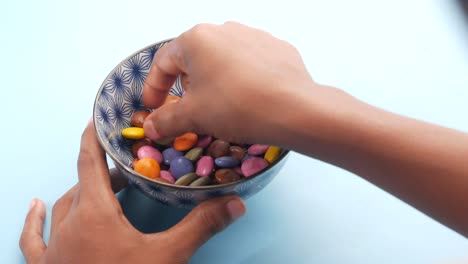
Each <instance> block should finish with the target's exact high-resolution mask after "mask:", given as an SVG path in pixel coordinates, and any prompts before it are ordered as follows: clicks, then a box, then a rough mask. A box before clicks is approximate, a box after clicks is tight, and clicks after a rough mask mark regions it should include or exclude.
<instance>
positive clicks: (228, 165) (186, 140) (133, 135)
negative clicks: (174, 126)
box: [122, 95, 282, 187]
mask: <svg viewBox="0 0 468 264" xmlns="http://www.w3.org/2000/svg"><path fill="white" fill-rule="evenodd" d="M179 100H180V98H179V97H177V96H172V95H171V96H168V97H167V98H166V101H165V104H166V103H177V102H178V101H179ZM149 114H150V112H149V111H137V112H135V113H134V114H133V115H132V117H131V120H130V121H131V123H132V125H133V127H129V128H126V129H123V130H122V136H123V137H125V138H127V139H132V140H135V141H134V143H133V145H132V148H131V152H132V154H133V157H134V160H133V162H132V166H133V168H134V170H135V171H136V172H137V173H140V174H141V175H143V176H145V177H148V178H151V179H153V180H156V181H159V182H163V183H166V184H175V185H179V186H192V187H202V186H208V185H213V184H214V185H216V184H228V183H231V182H236V181H239V180H241V179H242V178H245V177H251V176H253V175H256V174H258V173H259V172H261V171H263V170H264V169H266V168H267V167H268V166H269V165H270V164H272V163H274V162H275V161H276V160H278V158H279V157H280V155H281V152H282V149H281V148H280V147H278V146H269V145H263V144H252V145H247V144H231V143H229V142H227V141H225V140H222V139H216V138H213V137H212V136H209V135H200V136H199V135H197V134H195V133H192V132H188V133H185V134H183V135H181V136H179V137H176V138H164V139H159V140H156V141H154V142H153V141H152V140H150V139H148V138H145V133H144V130H143V128H142V127H143V123H144V121H145V119H146V118H147V117H148V115H149Z"/></svg>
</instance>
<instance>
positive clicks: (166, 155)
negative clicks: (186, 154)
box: [162, 148, 183, 165]
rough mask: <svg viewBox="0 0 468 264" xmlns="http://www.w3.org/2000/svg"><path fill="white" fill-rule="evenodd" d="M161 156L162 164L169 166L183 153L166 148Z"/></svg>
mask: <svg viewBox="0 0 468 264" xmlns="http://www.w3.org/2000/svg"><path fill="white" fill-rule="evenodd" d="M162 155H163V161H164V164H166V165H170V164H171V161H172V160H173V159H175V158H177V157H180V156H182V155H183V153H182V152H180V151H178V150H175V149H174V148H168V149H165V150H164V151H163V152H162Z"/></svg>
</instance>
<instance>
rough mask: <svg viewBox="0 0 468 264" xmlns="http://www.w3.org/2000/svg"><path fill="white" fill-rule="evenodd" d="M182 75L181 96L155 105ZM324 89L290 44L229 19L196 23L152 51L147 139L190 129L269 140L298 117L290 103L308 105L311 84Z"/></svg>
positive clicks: (146, 93)
mask: <svg viewBox="0 0 468 264" xmlns="http://www.w3.org/2000/svg"><path fill="white" fill-rule="evenodd" d="M180 74H182V75H183V84H184V88H185V89H186V93H185V95H184V97H183V98H182V99H181V100H180V101H179V102H177V103H173V104H165V105H163V106H162V107H160V106H161V104H162V103H163V102H164V99H165V97H166V96H167V94H168V92H169V89H170V88H171V86H172V84H173V83H174V81H175V80H176V78H177V77H178V76H179V75H180ZM322 89H323V88H321V87H320V86H319V85H318V84H316V83H314V82H313V80H312V78H311V77H310V75H309V73H308V72H307V70H306V68H305V66H304V63H303V61H302V59H301V56H300V55H299V53H298V51H297V50H296V49H295V48H294V47H293V46H292V45H290V44H289V43H287V42H285V41H282V40H279V39H277V38H274V37H273V36H272V35H270V34H268V33H266V32H263V31H260V30H257V29H253V28H250V27H247V26H244V25H241V24H237V23H232V22H229V23H226V24H224V25H219V26H218V25H208V24H203V25H198V26H196V27H194V28H192V29H191V30H189V31H187V32H185V33H183V34H182V35H181V36H179V37H178V38H176V39H175V40H173V41H172V42H170V43H168V44H167V45H165V46H164V47H163V48H161V49H160V50H158V52H157V53H156V55H155V58H154V61H153V65H152V67H151V69H150V72H149V74H148V77H147V79H146V82H145V85H144V92H143V100H144V103H145V104H146V105H147V106H149V107H151V108H157V107H160V108H158V109H157V110H156V111H154V112H153V113H152V114H151V115H150V116H149V117H148V118H147V119H146V122H145V124H144V128H145V132H146V135H147V136H148V137H150V138H152V139H159V138H161V137H167V136H177V135H179V134H182V133H184V132H187V131H193V132H197V133H199V134H210V135H214V136H216V137H219V138H223V139H226V140H229V141H234V142H245V143H249V142H250V143H253V142H255V143H262V142H268V143H274V142H278V141H279V140H278V138H279V137H281V135H284V132H285V131H284V129H287V125H286V122H285V120H289V119H291V118H294V116H295V115H297V112H296V111H294V108H295V107H296V106H297V105H301V104H312V103H313V100H310V98H313V94H312V93H313V92H314V91H313V90H316V91H318V90H322ZM306 99H307V100H306ZM221 124H222V125H221Z"/></svg>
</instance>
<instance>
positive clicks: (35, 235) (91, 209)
mask: <svg viewBox="0 0 468 264" xmlns="http://www.w3.org/2000/svg"><path fill="white" fill-rule="evenodd" d="M78 176H79V183H78V184H77V185H75V186H74V187H73V188H72V189H71V190H69V191H68V192H67V193H66V194H65V195H64V196H63V197H62V198H60V199H59V200H58V201H57V202H56V204H55V205H54V209H53V211H52V223H51V234H50V241H49V245H48V246H46V244H45V243H44V241H43V238H42V232H43V223H44V218H45V205H44V203H43V202H42V201H40V200H37V199H35V200H33V201H32V203H31V209H30V211H29V213H28V216H27V218H26V222H25V225H24V229H23V233H22V235H21V239H20V247H21V250H22V252H23V255H24V257H25V258H26V261H27V263H28V264H40V263H67V264H73V263H187V262H188V260H189V259H190V258H191V256H192V255H193V254H194V252H195V251H196V250H197V249H198V248H199V247H200V246H201V245H202V244H203V243H204V242H206V241H207V240H208V239H209V238H210V237H212V236H213V235H215V234H216V233H217V232H219V231H221V230H222V229H224V228H225V227H227V226H228V225H229V224H230V223H231V222H233V221H234V220H235V219H236V218H238V217H240V216H242V215H243V214H244V213H245V206H244V204H243V202H242V200H241V199H240V198H238V197H223V198H219V199H214V200H210V201H206V202H204V203H202V204H200V205H199V206H198V207H196V208H195V209H194V210H193V211H192V212H191V213H190V214H189V215H187V217H186V218H185V219H183V220H182V221H181V222H180V223H178V224H177V225H176V226H174V227H172V228H171V229H169V230H167V231H164V232H161V233H156V234H143V233H140V232H139V231H138V230H136V229H135V228H134V227H133V226H132V225H131V224H130V223H129V222H128V220H127V219H126V218H125V216H124V214H123V212H122V208H121V207H120V204H119V202H118V201H117V199H116V197H115V195H114V192H113V191H112V188H111V182H110V180H109V170H108V167H107V163H106V159H105V154H104V152H103V150H102V148H101V147H100V145H99V143H98V142H97V139H96V134H95V130H94V127H93V125H92V124H90V125H89V126H88V127H87V128H86V130H85V132H84V134H83V137H82V142H81V150H80V156H79V160H78Z"/></svg>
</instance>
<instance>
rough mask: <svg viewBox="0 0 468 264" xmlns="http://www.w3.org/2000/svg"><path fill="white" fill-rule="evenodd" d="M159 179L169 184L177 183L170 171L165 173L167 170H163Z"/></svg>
mask: <svg viewBox="0 0 468 264" xmlns="http://www.w3.org/2000/svg"><path fill="white" fill-rule="evenodd" d="M159 177H160V178H161V179H164V180H167V181H168V182H170V183H174V182H175V179H174V177H173V176H172V174H171V173H170V172H168V171H165V170H162V171H160V172H159Z"/></svg>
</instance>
